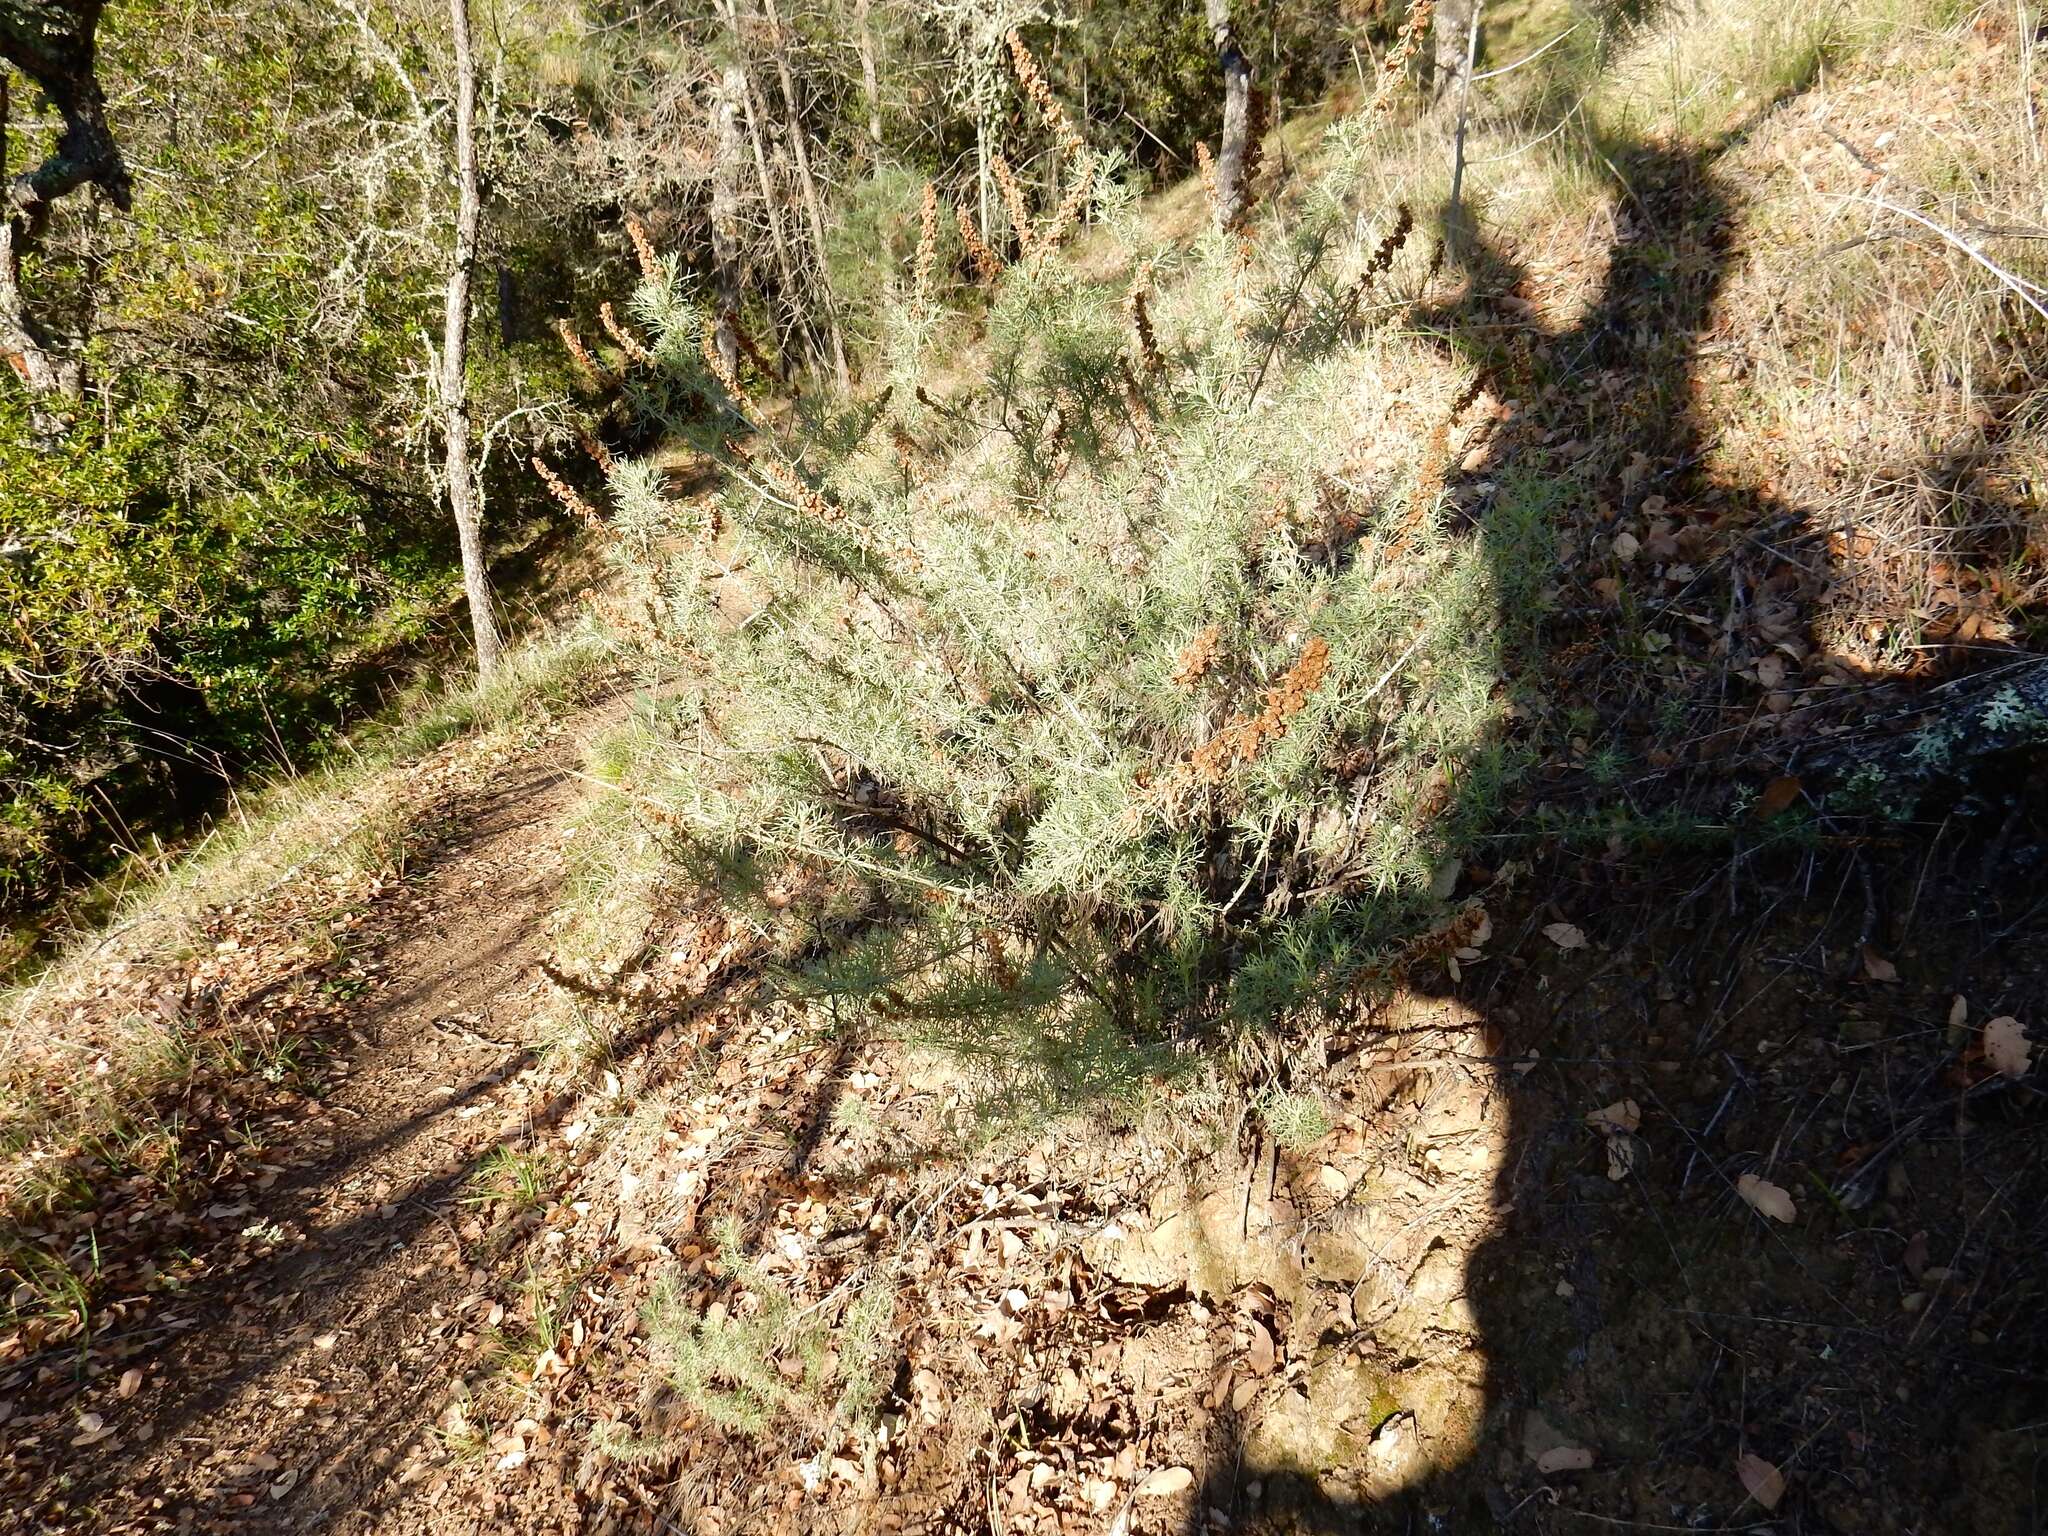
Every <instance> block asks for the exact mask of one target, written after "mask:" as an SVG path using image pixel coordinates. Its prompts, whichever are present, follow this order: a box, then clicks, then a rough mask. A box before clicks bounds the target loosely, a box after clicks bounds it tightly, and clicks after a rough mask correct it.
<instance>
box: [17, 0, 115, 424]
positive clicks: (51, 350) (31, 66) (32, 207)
mask: <svg viewBox="0 0 2048 1536" xmlns="http://www.w3.org/2000/svg"><path fill="white" fill-rule="evenodd" d="M100 9H101V0H5V3H0V59H5V60H6V61H7V62H8V63H10V64H12V65H13V66H14V67H15V68H16V69H19V70H20V71H21V72H22V73H23V74H25V75H27V76H28V77H29V79H31V80H33V81H34V82H35V83H36V85H37V86H38V87H39V88H40V89H41V91H42V93H43V95H44V96H45V97H47V98H48V99H49V101H50V104H51V105H52V106H54V107H56V109H57V111H58V112H59V114H60V115H61V116H62V117H63V119H64V131H63V132H62V133H61V134H59V135H58V137H57V143H56V146H55V147H54V148H53V149H52V150H51V151H50V153H49V154H48V155H47V156H46V157H45V158H44V159H43V160H42V161H41V162H40V163H39V164H37V165H34V166H31V167H29V168H27V169H25V170H23V171H22V172H21V174H20V175H18V176H16V177H14V178H13V179H12V180H11V181H9V182H8V184H7V194H6V207H5V211H4V212H5V219H4V222H0V351H4V352H5V353H6V356H7V360H8V362H9V363H10V364H11V365H12V366H13V368H14V371H15V373H16V374H17V375H18V376H19V377H20V379H21V381H22V382H23V383H24V384H26V385H27V386H28V389H29V392H30V394H32V395H34V396H35V397H36V398H37V399H38V401H52V400H54V401H58V402H61V403H62V404H63V405H65V406H68V405H71V404H75V403H76V402H77V400H78V399H79V398H80V396H81V395H82V394H83V392H84V386H85V373H84V365H83V363H82V362H81V361H80V359H79V358H78V357H77V356H76V355H67V353H66V351H65V350H64V349H63V348H60V347H59V346H58V345H57V343H56V342H55V340H53V338H52V337H51V336H50V334H49V333H48V331H47V330H46V329H45V328H44V326H43V325H41V324H40V323H39V322H38V321H37V320H36V318H35V317H34V315H33V314H31V313H30V310H29V305H28V299H27V297H26V295H25V294H24V293H23V291H22V286H21V264H22V259H23V257H25V256H26V255H27V254H28V253H29V252H31V251H33V250H34V249H35V248H36V246H37V245H39V244H40V243H41V241H42V237H43V231H44V230H45V228H46V227H47V226H48V224H49V220H50V209H51V207H52V206H53V205H54V204H55V203H56V201H57V199H58V198H60V197H63V196H65V195H66V194H67V193H70V192H73V191H76V190H77V189H78V188H79V187H81V186H84V185H86V184H87V183H88V182H90V183H92V184H93V185H95V186H97V187H98V188H99V189H100V190H101V191H102V192H104V193H106V195H107V197H108V198H109V199H110V200H111V201H112V202H113V204H114V206H115V207H116V208H119V209H122V210H123V211H126V209H127V208H128V207H129V203H130V195H131V186H130V182H129V178H128V167H127V166H126V164H124V163H123V161H122V159H121V150H120V146H119V145H117V144H116V143H115V142H114V135H113V130H112V129H110V128H109V127H108V126H107V101H106V96H105V94H104V93H103V92H102V91H101V90H100V83H99V76H98V73H97V69H98V62H97V61H98V47H99V45H98V30H99V20H100ZM7 105H8V104H7V97H6V93H5V90H4V82H0V142H4V136H5V132H6V114H7ZM35 419H36V428H37V431H38V432H39V433H42V434H43V435H46V436H53V435H55V434H56V433H57V432H60V431H61V430H62V429H63V421H62V419H61V417H60V416H59V415H58V414H57V413H56V412H53V411H51V410H49V409H48V408H47V407H46V406H44V405H41V404H39V405H38V406H37V407H36V413H35Z"/></svg>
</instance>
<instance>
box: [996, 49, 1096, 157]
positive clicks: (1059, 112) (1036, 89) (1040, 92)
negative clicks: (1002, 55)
mask: <svg viewBox="0 0 2048 1536" xmlns="http://www.w3.org/2000/svg"><path fill="white" fill-rule="evenodd" d="M1006 41H1007V42H1008V43H1009V45H1010V63H1011V65H1012V67H1014V68H1015V69H1016V71H1017V84H1018V85H1019V86H1021V87H1022V88H1023V91H1024V94H1025V95H1026V96H1028V97H1030V98H1031V102H1032V105H1034V106H1036V107H1037V108H1038V115H1039V116H1040V117H1042V118H1044V119H1045V126H1046V127H1048V128H1050V129H1051V130H1052V132H1053V136H1054V137H1055V138H1057V139H1058V140H1059V141H1060V148H1061V149H1063V150H1065V151H1066V152H1067V153H1069V154H1078V153H1079V152H1080V151H1081V149H1082V147H1083V142H1082V139H1081V135H1080V134H1079V133H1078V132H1077V131H1076V130H1075V128H1074V124H1073V121H1072V120H1071V119H1070V118H1069V117H1068V116H1067V113H1066V109H1065V108H1064V107H1062V106H1061V105H1060V103H1059V98H1058V97H1056V96H1054V95H1053V93H1052V87H1051V86H1050V85H1048V84H1047V83H1046V79H1045V75H1044V74H1043V73H1042V72H1041V71H1040V70H1039V67H1038V60H1036V59H1034V58H1033V57H1032V56H1031V50H1030V49H1028V48H1026V47H1025V46H1024V39H1023V38H1021V37H1019V36H1018V35H1017V30H1016V28H1014V27H1012V28H1011V29H1010V33H1009V36H1008V38H1007V39H1006Z"/></svg>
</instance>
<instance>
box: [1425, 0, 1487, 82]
mask: <svg viewBox="0 0 2048 1536" xmlns="http://www.w3.org/2000/svg"><path fill="white" fill-rule="evenodd" d="M1478 8H1479V0H1437V7H1436V22H1435V25H1434V26H1433V28H1432V29H1431V32H1430V53H1431V54H1432V59H1431V64H1432V66H1433V67H1432V68H1431V70H1430V84H1429V88H1430V91H1431V93H1432V94H1433V95H1435V96H1437V97H1438V98H1441V97H1442V96H1443V94H1444V93H1445V92H1446V91H1452V90H1459V91H1462V90H1463V89H1464V84H1465V73H1466V70H1467V69H1468V68H1469V67H1470V66H1469V65H1468V64H1467V63H1466V59H1465V56H1466V54H1467V53H1469V52H1470V51H1471V49H1470V40H1471V37H1472V24H1473V21H1474V20H1475V17H1474V12H1476V11H1477V10H1478Z"/></svg>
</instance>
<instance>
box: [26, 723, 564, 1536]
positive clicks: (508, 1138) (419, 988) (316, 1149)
mask: <svg viewBox="0 0 2048 1536" xmlns="http://www.w3.org/2000/svg"><path fill="white" fill-rule="evenodd" d="M588 724H589V719H588V717H585V718H584V719H581V720H578V721H572V722H570V723H569V728H568V729H567V730H566V731H563V732H560V733H558V734H556V735H554V736H552V737H551V738H549V739H548V740H546V741H545V742H544V743H543V744H542V745H540V746H539V747H537V748H533V749H530V750H528V751H526V752H525V753H524V754H523V755H520V756H516V757H514V758H512V759H511V760H509V761H507V762H505V763H503V764H502V765H499V766H498V767H497V768H495V769H494V770H491V771H488V772H487V773H486V774H485V775H484V776H483V782H479V783H475V784H473V785H472V786H470V787H469V789H468V792H467V793H466V794H459V795H458V796H457V797H456V798H455V801H454V803H452V804H450V805H448V806H447V807H446V808H445V809H446V812H447V824H448V826H449V827H450V831H449V833H448V835H446V836H445V837H444V838H443V839H442V840H441V841H440V843H439V845H438V846H437V847H436V848H435V849H434V850H433V851H432V853H431V855H430V856H429V858H428V861H427V863H426V865H425V867H424V868H423V869H419V870H416V871H414V872H413V874H412V876H411V878H410V879H409V882H408V884H409V887H410V889H409V890H408V891H404V892H401V893H400V895H399V896H398V898H397V899H396V902H395V904H387V907H386V910H385V912H384V913H383V916H382V919H381V922H380V926H381V928H382V929H383V935H382V939H381V942H376V943H373V946H372V951H371V953H372V956H373V958H372V959H371V961H370V962H369V968H370V969H371V970H372V971H373V972H374V973H376V974H379V975H382V976H384V977H388V978H392V979H391V980H390V981H388V982H386V983H385V984H384V985H382V986H379V987H376V988H374V989H372V990H371V991H369V992H368V993H367V994H366V995H365V996H364V997H363V998H362V999H361V1000H360V1002H359V1003H357V1004H356V1005H355V1006H354V1007H353V1008H351V1009H350V1010H349V1011H348V1012H347V1013H346V1014H344V1015H343V1017H342V1019H341V1021H340V1024H341V1027H340V1029H339V1030H338V1031H336V1032H334V1033H333V1034H332V1035H331V1036H330V1038H331V1040H332V1041H333V1043H334V1044H335V1045H336V1046H337V1047H338V1054H337V1055H336V1057H335V1058H334V1059H333V1060H332V1061H331V1062H329V1063H328V1064H327V1071H326V1075H327V1077H328V1080H329V1083H330V1085H331V1086H330V1087H329V1089H328V1090H327V1091H325V1092H324V1093H323V1094H321V1096H320V1097H319V1098H318V1099H317V1100H316V1099H313V1098H308V1099H306V1100H304V1101H303V1103H302V1107H301V1114H300V1116H299V1118H297V1119H296V1123H295V1124H292V1125H291V1126H290V1127H289V1129H288V1130H286V1131H284V1132H283V1133H282V1134H278V1135H276V1136H274V1137H273V1136H268V1135H266V1136H264V1137H263V1138H262V1146H261V1151H260V1153H258V1154H255V1155H254V1160H253V1161H252V1162H248V1163H246V1164H245V1165H244V1166H243V1167H242V1169H241V1170H240V1171H241V1173H242V1175H243V1177H242V1178H240V1179H238V1180H234V1181H231V1182H216V1184H215V1186H214V1188H213V1190H212V1192H211V1193H212V1200H213V1203H212V1204H210V1205H208V1206H206V1207H204V1209H203V1210H201V1211H196V1212H193V1213H192V1214H191V1215H190V1216H189V1217H187V1218H185V1219H183V1220H180V1219H178V1218H177V1217H173V1218H172V1219H171V1220H169V1221H167V1222H165V1223H164V1226H165V1227H166V1228H167V1229H176V1228H180V1227H182V1228H184V1230H182V1231H178V1230H165V1231H164V1232H163V1233H162V1234H161V1235H160V1236H159V1238H158V1239H157V1242H158V1245H159V1246H160V1248H161V1249H162V1250H163V1251H162V1252H161V1253H159V1254H156V1255H154V1256H153V1257H152V1258H151V1260H150V1261H149V1264H148V1265H147V1266H146V1267H152V1268H153V1267H154V1266H155V1265H158V1264H160V1265H161V1266H162V1267H163V1268H164V1269H165V1270H166V1271H169V1270H171V1269H172V1268H173V1267H174V1265H173V1261H174V1259H175V1260H176V1261H177V1262H176V1264H175V1268H176V1270H177V1272H178V1273H179V1275H180V1276H182V1277H184V1278H182V1279H181V1280H180V1281H179V1283H178V1284H177V1285H176V1287H175V1288H174V1289H172V1290H171V1293H170V1294H167V1295H164V1296H162V1298H161V1300H160V1301H159V1302H158V1303H157V1304H156V1305H155V1306H153V1307H148V1308H147V1323H146V1325H145V1326H143V1327H140V1328H138V1329H136V1330H135V1331H134V1335H133V1336H132V1337H131V1339H130V1340H129V1341H128V1342H129V1343H132V1344H135V1345H138V1346H139V1347H138V1348H134V1349H133V1350H132V1351H130V1352H127V1353H125V1354H123V1353H121V1345H122V1341H121V1340H120V1338H119V1336H118V1335H116V1336H114V1337H105V1336H103V1337H100V1338H97V1339H96V1340H95V1353H98V1352H100V1351H102V1350H104V1349H107V1348H109V1347H110V1346H111V1347H113V1348H114V1349H115V1352H116V1355H117V1360H116V1362H115V1363H113V1364H112V1365H109V1366H103V1367H100V1368H99V1370H100V1374H99V1376H98V1378H97V1379H96V1380H95V1381H94V1382H93V1383H91V1384H90V1385H89V1386H88V1387H87V1388H86V1390H85V1391H84V1392H83V1393H82V1394H80V1395H79V1396H78V1397H77V1398H76V1399H74V1400H73V1401H71V1402H70V1403H68V1404H67V1405H66V1408H65V1412H64V1413H63V1414H62V1415H61V1417H60V1416H59V1415H55V1414H51V1415H48V1416H46V1417H45V1418H44V1419H43V1421H42V1423H41V1424H37V1423H36V1422H35V1421H34V1419H33V1417H32V1416H31V1415H26V1414H25V1415H23V1416H22V1417H20V1418H18V1419H17V1422H16V1424H15V1426H14V1429H15V1430H16V1431H22V1430H26V1431H28V1432H27V1433H25V1434H21V1435H19V1436H18V1437H17V1438H16V1440H15V1444H14V1446H13V1448H12V1451H11V1452H10V1453H9V1457H8V1459H10V1460H11V1459H13V1457H14V1456H16V1455H19V1456H21V1457H23V1458H24V1459H32V1460H35V1461H37V1462H39V1463H40V1466H41V1470H42V1473H43V1476H42V1478H41V1479H40V1481H41V1485H42V1486H41V1488H40V1490H39V1491H40V1493H41V1494H42V1495H43V1497H44V1499H45V1500H47V1502H43V1501H40V1500H39V1501H33V1502H27V1503H22V1502H17V1503H14V1504H13V1505H12V1507H11V1508H10V1509H8V1510H7V1511H5V1512H4V1513H0V1526H12V1527H13V1528H16V1529H41V1530H65V1529H78V1530H86V1529H91V1530H122V1531H127V1530H135V1531H142V1530H163V1529H176V1530H185V1531H190V1530H223V1529H247V1530H310V1529H323V1530H369V1529H376V1528H378V1527H379V1521H380V1510H381V1509H382V1508H383V1507H384V1506H385V1505H386V1503H387V1502H388V1500H389V1497H390V1496H391V1493H392V1492H393V1488H392V1480H393V1476H394V1473H395V1472H397V1471H398V1469H399V1468H400V1466H401V1463H402V1461H403V1458H404V1457H405V1455H406V1453H407V1451H408V1450H409V1449H410V1448H412V1447H414V1446H416V1445H418V1444H419V1443H420V1442H421V1441H422V1439H423V1438H424V1437H426V1436H427V1435H428V1434H429V1433H430V1431H431V1430H432V1427H433V1425H434V1422H435V1419H436V1415H437V1414H438V1413H439V1411H440V1409H441V1407H442V1406H443V1403H444V1400H445V1398H446V1396H447V1392H448V1387H449V1381H450V1376H451V1370H450V1365H451V1356H452V1355H453V1354H454V1353H455V1351H456V1350H457V1348H458V1340H457V1337H456V1335H457V1334H458V1332H459V1331H460V1330H458V1329H457V1328H456V1326H455V1325H454V1323H453V1321H452V1317H453V1311H454V1308H455V1306H456V1304H457V1303H458V1302H459V1301H460V1300H461V1299H462V1297H463V1296H464V1295H465V1293H467V1292H468V1291H470V1290H471V1289H473V1287H472V1281H471V1271H470V1269H469V1260H468V1254H467V1245H465V1244H464V1243H463V1242H462V1241H461V1239H460V1237H459V1235H458V1227H459V1226H460V1225H462V1224H463V1223H464V1222H465V1221H469V1222H470V1223H471V1224H472V1225H474V1218H473V1217H472V1216H471V1215H470V1207H469V1206H467V1205H466V1204H465V1203H464V1202H463V1196H464V1194H465V1192H466V1190H467V1188H468V1187H469V1186H470V1184H471V1181H472V1180H473V1179H474V1177H475V1176H476V1174H477V1171H478V1169H479V1166H480V1165H481V1164H482V1163H483V1161H484V1159H486V1158H487V1157H489V1156H490V1155H491V1153H492V1152H493V1150H494V1149H496V1148H498V1147H500V1146H505V1147H517V1146H518V1145H520V1144H521V1143H522V1142H523V1141H524V1140H525V1139H526V1138H528V1137H530V1136H531V1135H532V1134H533V1133H534V1130H535V1127H536V1125H537V1124H540V1123H544V1122H545V1121H546V1120H547V1118H548V1116H549V1114H550V1111H551V1109H552V1110H554V1111H557V1112H558V1111H559V1110H560V1109H561V1108H562V1106H561V1105H560V1104H550V1103H549V1102H548V1101H547V1100H546V1099H545V1098H544V1097H543V1095H542V1093H541V1090H540V1086H539V1084H538V1082H537V1075H538V1074H537V1073H536V1071H535V1070H534V1069H535V1066H536V1063H538V1062H539V1061H540V1060H541V1058H542V1050H543V1040H542V1038H541V1034H542V1031H543V1028H544V1025H543V1022H542V1019H543V1012H544V1010H543V1009H542V1008H540V1007H539V1006H538V1004H539V1002H540V998H541V994H542V993H543V991H544V990H545V989H546V987H547V985H548V984H547V983H546V982H545V981H544V980H543V979H542V978H541V976H540V974H539V971H538V964H539V961H540V960H541V959H542V957H543V955H544V953H545V948H546V934H545V919H546V916H547V914H548V912H549V911H550V909H551V904H552V899H553V895H554V891H555V888H556V885H557V882H558V879H559V877H560V874H561V868H562V849H563V831H564V828H563V821H564V818H565V817H566V816H567V814H568V813H569V812H570V811H571V810H572V808H573V807H574V806H575V805H576V804H577V803H578V801H579V799H580V789H579V782H578V781H577V780H576V779H575V778H574V777H573V776H572V775H571V774H570V773H568V772H567V771H566V770H567V765H568V764H569V763H570V762H571V761H573V753H574V748H575V742H576V739H577V734H578V727H579V726H582V727H586V728H587V726H588ZM116 1219H118V1218H116ZM478 1278H479V1279H480V1278H481V1277H478ZM144 1305H146V1304H144ZM48 1374H49V1373H48V1372H45V1375H46V1376H47V1375H48ZM458 1374H459V1373H458ZM33 1396H34V1392H33V1388H31V1390H30V1391H29V1392H25V1393H24V1394H23V1398H24V1402H23V1407H25V1408H26V1407H29V1406H30V1404H31V1402H32V1399H33ZM52 1420H57V1422H56V1423H55V1424H52V1422H51V1421H52ZM60 1437H61V1439H60ZM11 1486H13V1487H16V1488H19V1487H20V1486H21V1484H20V1482H19V1480H18V1479H16V1480H13V1481H12V1482H11Z"/></svg>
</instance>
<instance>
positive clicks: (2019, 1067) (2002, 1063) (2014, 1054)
mask: <svg viewBox="0 0 2048 1536" xmlns="http://www.w3.org/2000/svg"><path fill="white" fill-rule="evenodd" d="M1984 1059H1985V1060H1986V1061H1988V1062H1990V1063H1991V1066H1992V1070H1994V1071H1996V1072H1998V1073H2000V1074H2002V1075H2003V1076H2006V1077H2025V1076H2026V1075H2027V1071H2028V1069H2029V1068H2031V1067H2032V1066H2033V1064H2034V1046H2033V1042H2031V1041H2030V1040H2028V1039H2027V1030H2026V1026H2025V1025H2024V1024H2022V1023H2020V1021H2019V1020H2018V1019H2016V1018H2014V1017H2013V1016H2012V1015H2011V1014H2009V1013H2005V1014H2000V1015H1999V1016H1998V1017H1997V1018H1995V1019H1992V1020H1991V1021H1990V1022H1989V1023H1987V1024H1986V1025H1985V1026H1984Z"/></svg>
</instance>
